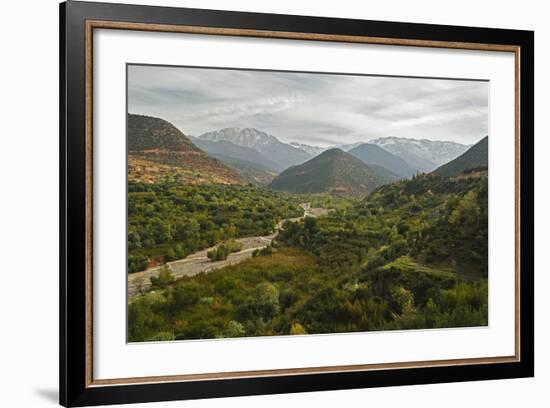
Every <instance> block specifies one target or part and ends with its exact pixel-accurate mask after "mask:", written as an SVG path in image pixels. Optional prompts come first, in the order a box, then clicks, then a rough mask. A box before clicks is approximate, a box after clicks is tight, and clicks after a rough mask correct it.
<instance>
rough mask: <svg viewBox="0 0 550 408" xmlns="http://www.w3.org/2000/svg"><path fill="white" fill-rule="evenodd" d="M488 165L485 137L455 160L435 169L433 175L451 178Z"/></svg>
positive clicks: (487, 142)
mask: <svg viewBox="0 0 550 408" xmlns="http://www.w3.org/2000/svg"><path fill="white" fill-rule="evenodd" d="M488 164H489V137H488V136H485V137H484V138H482V139H481V140H480V141H479V142H477V143H476V144H474V145H473V146H472V147H470V148H469V149H468V150H466V151H465V152H464V153H463V154H461V155H460V156H458V157H457V158H455V159H453V160H451V161H450V162H448V163H445V164H444V165H442V166H440V167H438V168H437V169H435V170H434V171H433V173H434V174H437V175H440V176H445V177H453V176H457V175H459V174H460V173H463V172H464V171H466V170H470V169H474V168H477V167H487V166H488Z"/></svg>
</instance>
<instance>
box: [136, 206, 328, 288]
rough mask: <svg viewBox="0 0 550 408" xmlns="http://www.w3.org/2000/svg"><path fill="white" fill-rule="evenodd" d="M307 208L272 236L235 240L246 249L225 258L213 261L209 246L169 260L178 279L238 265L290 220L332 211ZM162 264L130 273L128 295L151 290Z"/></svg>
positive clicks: (269, 242) (280, 224)
mask: <svg viewBox="0 0 550 408" xmlns="http://www.w3.org/2000/svg"><path fill="white" fill-rule="evenodd" d="M300 206H301V207H302V208H303V209H304V215H302V216H301V217H297V218H289V219H285V220H282V221H280V222H279V223H278V224H277V226H276V232H275V233H273V234H271V235H265V236H258V237H248V238H239V239H236V240H235V241H237V242H240V243H241V244H242V249H241V250H240V251H239V252H233V253H231V254H229V256H228V257H227V259H225V260H223V261H216V262H212V261H211V260H210V259H208V257H207V256H206V253H207V252H208V251H211V250H212V249H214V248H215V246H214V247H210V248H206V249H203V250H201V251H198V252H195V253H194V254H192V255H189V256H188V257H186V258H184V259H179V260H176V261H172V262H168V263H167V264H168V265H169V266H170V268H171V270H172V275H174V277H175V278H176V279H178V278H181V277H183V276H194V275H198V274H199V273H201V272H210V271H213V270H215V269H220V268H223V267H225V266H228V265H234V264H237V263H239V262H242V261H244V260H245V259H247V258H251V257H252V253H253V252H254V250H256V249H262V248H265V247H266V246H268V245H269V244H271V242H272V241H273V239H274V238H275V236H276V235H277V233H278V232H279V230H280V229H281V228H282V225H283V224H284V223H285V222H286V221H290V222H296V221H299V220H301V219H302V218H305V217H319V216H321V215H324V214H326V213H328V212H329V211H330V210H328V209H325V208H311V206H310V205H309V203H303V204H300ZM160 268H161V266H158V267H155V268H150V269H147V270H145V271H142V272H136V273H131V274H128V297H129V298H132V297H135V296H137V295H139V294H140V292H143V291H145V290H147V289H148V288H149V287H150V286H151V276H157V275H158V273H159V270H160Z"/></svg>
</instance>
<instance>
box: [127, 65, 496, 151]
mask: <svg viewBox="0 0 550 408" xmlns="http://www.w3.org/2000/svg"><path fill="white" fill-rule="evenodd" d="M128 74H129V75H128V87H129V89H128V97H129V98H128V106H129V111H130V112H132V113H140V114H146V115H153V116H159V117H162V118H164V119H166V120H169V121H171V122H172V123H174V124H175V125H176V126H178V127H179V128H180V129H181V130H182V131H183V132H184V133H187V134H194V135H198V134H201V133H204V132H207V131H210V130H216V129H219V128H221V127H230V126H238V127H256V128H258V129H260V130H263V131H265V132H268V133H271V134H273V135H275V136H276V137H278V138H280V139H281V140H284V141H289V142H290V141H296V142H302V143H309V144H319V145H325V146H326V145H332V144H341V143H354V142H358V141H368V140H369V139H371V138H375V137H383V136H390V135H391V136H402V137H415V138H427V139H434V140H436V139H437V140H453V141H457V142H462V143H467V144H471V143H474V142H476V141H477V140H479V139H480V138H482V137H483V136H485V135H486V134H487V132H488V90H489V84H488V83H487V82H476V81H454V80H440V79H419V78H389V77H373V76H352V75H333V74H306V73H288V72H269V71H243V70H230V69H223V70H222V69H206V68H186V67H157V66H130V67H129V71H128Z"/></svg>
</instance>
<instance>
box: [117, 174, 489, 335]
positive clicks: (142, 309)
mask: <svg viewBox="0 0 550 408" xmlns="http://www.w3.org/2000/svg"><path fill="white" fill-rule="evenodd" d="M132 194H133V198H132V200H131V201H132V202H133V203H134V204H133V205H135V206H136V207H134V208H133V209H132V211H134V212H132V214H133V215H132V216H131V217H130V220H131V222H130V226H131V228H133V229H131V231H132V232H135V233H137V234H139V235H140V240H139V242H141V243H142V245H141V247H139V248H138V247H132V249H131V251H133V252H131V253H132V254H133V255H134V256H153V254H154V252H153V251H155V250H159V248H164V249H165V248H173V246H172V245H183V248H185V249H184V251H183V253H184V254H187V253H189V252H190V251H191V250H196V249H198V248H197V246H195V248H191V247H189V246H188V245H189V244H191V243H192V242H199V243H200V244H199V245H198V247H208V246H212V244H214V243H220V242H221V244H218V246H217V247H216V249H215V250H214V251H212V254H211V255H209V258H210V259H211V260H216V259H215V258H218V257H220V259H224V258H223V256H225V257H227V255H228V254H229V252H231V251H232V250H233V249H234V247H233V246H232V245H234V243H235V241H233V240H232V239H233V238H236V237H239V236H247V235H261V234H266V233H271V232H272V231H274V228H275V226H276V224H277V223H278V222H279V220H282V219H285V218H293V217H297V216H300V215H301V214H302V210H301V209H300V208H299V206H298V204H299V203H300V202H301V200H303V198H304V197H308V198H310V201H313V200H317V202H319V203H321V202H323V203H324V204H326V205H330V208H333V209H334V210H333V211H330V212H328V213H326V214H325V215H323V216H322V217H319V218H311V217H306V218H305V219H301V220H299V221H294V222H286V223H285V224H284V225H283V227H282V230H281V231H280V232H279V233H278V235H277V238H276V240H275V241H274V242H273V244H272V245H271V246H268V247H266V248H264V249H262V250H257V251H255V253H254V254H253V255H254V256H253V257H252V258H249V259H247V260H245V261H243V262H241V263H239V264H236V265H231V266H226V267H224V268H222V269H219V270H216V271H212V272H209V273H206V274H205V273H203V274H200V275H197V276H195V277H184V278H182V279H179V280H177V281H175V282H174V283H171V282H170V281H169V280H170V277H169V273H168V272H169V271H168V272H164V278H162V282H160V281H159V282H157V283H156V284H155V288H156V289H155V290H154V291H149V292H146V293H145V294H144V295H142V296H139V297H137V298H136V299H135V300H134V301H132V303H131V304H130V305H129V310H128V328H129V339H130V341H158V340H159V339H200V338H223V337H241V336H267V335H302V334H312V333H334V332H350V331H373V330H395V329H419V328H442V327H468V326H483V325H487V316H488V305H487V301H488V294H487V290H488V286H487V242H488V236H487V234H488V232H487V178H485V177H465V178H453V179H450V178H443V177H439V176H420V177H414V178H413V179H412V180H407V181H399V182H395V183H393V184H390V185H386V186H383V187H380V188H378V189H377V190H375V191H374V192H373V193H372V194H370V196H369V197H367V198H366V199H361V198H358V197H348V198H345V197H330V196H324V195H315V196H299V195H295V196H294V195H293V196H290V195H288V196H285V195H284V193H275V192H271V191H269V190H266V189H263V188H256V187H242V186H231V187H221V186H200V187H199V186H195V187H181V186H180V187H177V186H173V185H164V186H162V185H158V186H144V185H133V186H131V195H132ZM178 200H181V201H178ZM147 206H151V207H152V208H151V207H147ZM129 208H130V205H129ZM147 210H150V211H152V213H151V216H149V217H148V216H146V214H147ZM219 217H221V218H219ZM155 218H156V219H155ZM188 220H195V222H196V223H197V224H198V228H189V224H185V226H186V227H185V228H184V229H183V230H184V231H186V233H187V231H193V232H194V233H195V234H196V235H194V237H195V239H194V241H191V240H189V239H188V238H189V237H188V236H187V235H171V239H167V238H168V236H167V235H165V236H164V240H162V239H161V240H160V241H157V239H156V237H157V235H155V234H157V233H158V231H169V232H170V233H171V234H176V231H178V227H177V226H178V225H179V223H187V222H192V221H188ZM159 221H160V224H161V225H162V224H164V225H166V228H164V229H162V228H160V229H159V227H158V225H159ZM201 222H202V223H201ZM209 222H210V223H209ZM203 225H204V228H203ZM207 226H208V227H207ZM231 227H234V230H232V233H230V234H228V233H227V231H228V228H231ZM142 235H143V237H146V238H145V239H150V237H154V238H153V239H154V242H153V243H151V245H149V246H144V245H143V241H144V240H143V237H142ZM129 239H130V236H129ZM133 239H135V237H134V238H133ZM134 242H137V241H134ZM147 250H149V251H151V252H149V253H147ZM160 276H161V275H159V279H160ZM167 280H168V281H167Z"/></svg>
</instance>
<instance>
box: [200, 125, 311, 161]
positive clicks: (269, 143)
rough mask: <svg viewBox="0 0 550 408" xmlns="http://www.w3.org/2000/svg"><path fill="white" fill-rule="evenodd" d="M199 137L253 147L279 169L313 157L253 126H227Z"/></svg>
mask: <svg viewBox="0 0 550 408" xmlns="http://www.w3.org/2000/svg"><path fill="white" fill-rule="evenodd" d="M198 139H199V140H208V141H212V142H219V141H223V140H225V141H228V142H231V143H233V144H236V145H238V146H243V147H249V148H252V149H254V150H256V151H258V152H259V153H261V154H262V155H264V156H265V157H267V158H269V159H270V160H271V161H273V162H275V163H276V165H277V166H278V168H277V170H283V169H286V168H287V167H290V166H293V165H295V164H299V163H303V162H305V161H306V160H308V159H310V158H311V155H310V154H308V153H306V152H305V151H303V150H301V149H297V148H296V147H294V146H291V145H289V144H287V143H283V142H281V141H280V140H279V139H277V138H276V137H275V136H272V135H269V134H267V133H265V132H262V131H260V130H257V129H253V128H245V129H241V128H225V129H221V130H217V131H213V132H208V133H204V134H202V135H200V136H199V137H198Z"/></svg>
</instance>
